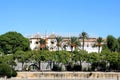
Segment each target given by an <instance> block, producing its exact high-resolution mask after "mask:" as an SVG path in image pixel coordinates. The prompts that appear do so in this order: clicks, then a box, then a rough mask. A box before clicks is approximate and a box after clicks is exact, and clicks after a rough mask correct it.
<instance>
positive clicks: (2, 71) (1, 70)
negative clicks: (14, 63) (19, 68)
mask: <svg viewBox="0 0 120 80" xmlns="http://www.w3.org/2000/svg"><path fill="white" fill-rule="evenodd" d="M16 75H17V73H16V71H15V70H14V69H12V68H11V67H10V66H9V65H8V64H5V63H1V64H0V77H5V76H7V77H8V78H10V77H12V76H13V77H15V76H16Z"/></svg>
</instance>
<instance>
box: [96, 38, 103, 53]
mask: <svg viewBox="0 0 120 80" xmlns="http://www.w3.org/2000/svg"><path fill="white" fill-rule="evenodd" d="M102 42H103V39H102V37H98V39H97V46H98V53H100V47H101V46H102Z"/></svg>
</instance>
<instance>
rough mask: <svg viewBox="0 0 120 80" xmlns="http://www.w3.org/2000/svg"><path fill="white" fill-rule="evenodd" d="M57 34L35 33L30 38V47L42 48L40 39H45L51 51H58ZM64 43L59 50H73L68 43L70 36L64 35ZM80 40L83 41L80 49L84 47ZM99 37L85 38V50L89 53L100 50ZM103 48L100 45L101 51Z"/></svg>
mask: <svg viewBox="0 0 120 80" xmlns="http://www.w3.org/2000/svg"><path fill="white" fill-rule="evenodd" d="M56 36H57V35H55V34H54V33H52V34H50V35H46V36H41V35H40V34H39V33H37V34H35V35H33V36H32V37H31V38H30V48H31V49H32V50H34V49H40V45H41V44H40V40H41V39H44V40H45V42H46V44H45V46H47V48H48V50H50V51H57V50H58V47H57V40H56ZM62 38H63V40H62V43H61V47H59V50H66V51H71V46H69V45H68V44H67V43H68V41H69V40H70V37H62ZM79 41H80V43H81V46H79V47H78V49H82V45H83V43H82V39H81V38H79ZM96 41H97V38H88V39H85V43H84V50H86V51H87V52H88V53H90V52H98V46H96V44H97V42H96ZM73 50H75V48H73ZM101 50H102V47H100V52H101Z"/></svg>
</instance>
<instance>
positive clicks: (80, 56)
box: [72, 50, 88, 69]
mask: <svg viewBox="0 0 120 80" xmlns="http://www.w3.org/2000/svg"><path fill="white" fill-rule="evenodd" d="M72 53H73V56H72V60H73V61H75V62H78V61H79V62H80V63H79V65H80V67H81V69H82V62H84V61H86V57H87V54H88V53H87V52H86V51H84V50H80V51H78V50H75V51H73V52H72Z"/></svg>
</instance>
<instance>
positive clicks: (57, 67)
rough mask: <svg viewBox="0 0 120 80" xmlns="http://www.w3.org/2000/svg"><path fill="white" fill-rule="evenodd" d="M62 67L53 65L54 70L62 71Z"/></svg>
mask: <svg viewBox="0 0 120 80" xmlns="http://www.w3.org/2000/svg"><path fill="white" fill-rule="evenodd" d="M61 70H62V68H61V67H60V66H59V65H53V69H52V71H61Z"/></svg>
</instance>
